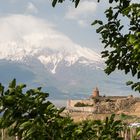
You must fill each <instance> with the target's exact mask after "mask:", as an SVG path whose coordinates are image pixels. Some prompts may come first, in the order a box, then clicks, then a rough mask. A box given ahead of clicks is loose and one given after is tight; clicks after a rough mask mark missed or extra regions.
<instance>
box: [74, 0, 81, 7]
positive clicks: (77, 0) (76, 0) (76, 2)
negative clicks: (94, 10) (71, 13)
mask: <svg viewBox="0 0 140 140" xmlns="http://www.w3.org/2000/svg"><path fill="white" fill-rule="evenodd" d="M79 2H80V0H75V8H77V6H78V4H79Z"/></svg>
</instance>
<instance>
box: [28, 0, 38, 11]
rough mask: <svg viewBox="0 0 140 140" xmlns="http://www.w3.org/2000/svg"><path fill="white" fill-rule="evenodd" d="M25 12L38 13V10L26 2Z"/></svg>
mask: <svg viewBox="0 0 140 140" xmlns="http://www.w3.org/2000/svg"><path fill="white" fill-rule="evenodd" d="M26 12H27V13H35V14H36V13H38V9H37V8H36V6H35V5H34V4H33V3H32V2H28V4H27V7H26Z"/></svg>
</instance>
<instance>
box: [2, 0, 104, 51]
mask: <svg viewBox="0 0 140 140" xmlns="http://www.w3.org/2000/svg"><path fill="white" fill-rule="evenodd" d="M0 3H1V4H0V21H1V23H0V26H1V27H2V28H3V32H2V33H1V34H0V40H5V38H7V36H9V34H11V36H12V38H13V36H14V35H16V36H18V34H22V32H21V31H20V30H17V29H16V26H18V28H26V29H28V28H33V29H32V30H31V29H30V34H31V32H34V30H36V29H35V28H37V29H38V30H39V29H41V31H42V30H43V26H42V23H41V24H40V22H38V21H42V22H43V24H47V25H49V27H50V28H52V29H53V30H54V31H58V32H59V33H62V34H63V35H64V36H66V37H68V38H69V39H71V40H72V41H73V42H74V43H76V44H79V45H80V46H83V47H89V48H92V49H93V50H95V51H97V52H100V50H101V49H102V47H101V46H102V45H101V44H100V41H99V36H98V35H97V34H96V32H95V27H92V26H91V23H92V22H93V21H94V19H97V18H99V19H103V18H104V17H103V16H104V15H103V11H104V9H105V7H106V3H105V2H104V3H100V4H98V3H96V0H82V1H81V3H80V4H79V6H78V8H77V9H75V8H74V3H71V2H69V1H68V0H67V1H66V2H65V3H63V4H58V5H56V7H55V8H53V7H52V6H51V0H0ZM23 17H24V19H23V20H22V21H21V18H23ZM26 18H27V20H26ZM30 18H31V20H29V19H30ZM32 19H33V20H32ZM29 21H30V22H29ZM32 22H34V23H37V26H32ZM11 24H12V27H13V25H14V26H15V28H14V35H13V31H11ZM25 24H26V27H25ZM11 32H12V33H11ZM3 33H5V34H6V35H5V36H3V35H2V34H3ZM4 37H5V38H4ZM5 41H6V40H5Z"/></svg>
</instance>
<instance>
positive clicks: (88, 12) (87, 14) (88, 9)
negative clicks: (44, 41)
mask: <svg viewBox="0 0 140 140" xmlns="http://www.w3.org/2000/svg"><path fill="white" fill-rule="evenodd" d="M96 9H97V3H95V2H94V1H89V0H88V1H87V0H85V1H81V2H80V3H79V5H78V7H77V8H74V7H72V6H70V7H69V8H68V11H67V13H66V15H65V17H66V18H67V19H71V20H76V21H77V22H78V24H79V25H81V26H85V25H86V24H87V23H86V22H87V21H88V20H89V19H90V18H91V17H92V15H93V13H94V12H95V11H96Z"/></svg>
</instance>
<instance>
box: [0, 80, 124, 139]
mask: <svg viewBox="0 0 140 140" xmlns="http://www.w3.org/2000/svg"><path fill="white" fill-rule="evenodd" d="M25 87H26V85H25V84H19V85H17V84H16V80H15V79H14V80H13V81H12V82H10V84H9V86H8V89H7V90H5V88H4V86H2V84H0V112H1V114H2V116H1V118H0V128H1V129H8V134H9V135H10V136H18V138H19V140H20V139H22V140H46V139H47V140H85V139H89V140H105V139H108V140H112V139H114V140H121V139H122V137H120V136H119V133H120V132H121V131H122V122H121V121H116V120H114V117H115V115H112V116H111V117H110V118H106V120H105V121H101V120H97V121H94V120H86V121H83V122H80V123H75V122H74V121H73V120H72V119H71V118H70V117H69V116H65V117H62V115H61V112H62V111H63V110H64V108H61V109H57V108H56V107H55V106H54V105H53V104H52V103H51V102H49V101H47V97H48V93H44V92H42V91H41V87H38V88H36V89H29V90H25V89H24V88H25ZM23 91H25V93H23Z"/></svg>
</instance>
